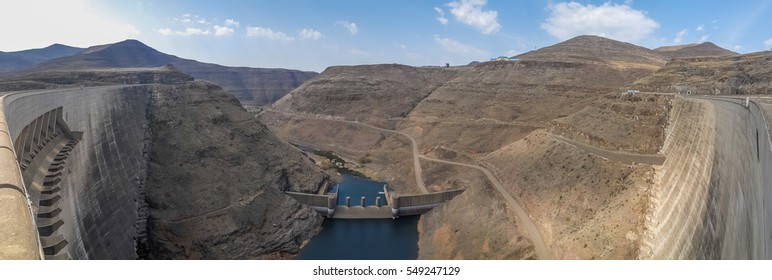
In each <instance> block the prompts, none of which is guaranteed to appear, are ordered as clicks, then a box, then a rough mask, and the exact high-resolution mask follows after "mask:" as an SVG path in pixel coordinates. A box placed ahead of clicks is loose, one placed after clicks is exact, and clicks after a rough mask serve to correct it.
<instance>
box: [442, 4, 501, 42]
mask: <svg viewBox="0 0 772 280" xmlns="http://www.w3.org/2000/svg"><path fill="white" fill-rule="evenodd" d="M486 2H487V1H486V0H461V1H460V2H450V3H448V7H450V8H451V9H450V13H451V14H452V15H453V16H455V17H456V20H458V21H460V22H462V23H464V24H467V25H472V26H475V27H477V29H478V30H479V31H480V32H482V33H483V34H494V33H496V32H499V29H501V24H499V21H498V19H497V17H498V12H496V11H483V10H482V9H483V7H484V6H485V4H486Z"/></svg>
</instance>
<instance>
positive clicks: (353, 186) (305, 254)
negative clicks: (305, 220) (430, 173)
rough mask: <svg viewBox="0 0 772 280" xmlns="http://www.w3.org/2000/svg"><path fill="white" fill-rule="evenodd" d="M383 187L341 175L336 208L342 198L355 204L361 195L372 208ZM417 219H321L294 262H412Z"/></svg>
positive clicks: (366, 180) (380, 183) (414, 254)
mask: <svg viewBox="0 0 772 280" xmlns="http://www.w3.org/2000/svg"><path fill="white" fill-rule="evenodd" d="M383 184H384V183H383V182H377V181H373V180H368V179H364V178H359V177H354V176H351V175H345V174H344V175H343V182H342V183H341V184H340V185H339V186H338V191H339V192H340V193H339V194H338V205H342V204H344V203H345V199H346V195H350V196H351V204H352V205H359V197H361V196H363V195H364V196H365V197H366V204H367V205H373V204H375V197H376V196H382V195H380V194H378V192H383ZM341 197H342V199H341ZM355 197H356V198H355ZM341 201H342V202H343V203H341ZM381 201H382V203H384V202H385V201H386V200H385V198H381ZM418 218H419V216H409V217H401V218H399V219H364V220H346V219H325V220H324V223H323V224H322V230H321V232H319V234H318V235H316V236H315V237H314V238H313V239H311V242H309V243H308V245H306V247H305V248H303V251H301V252H300V255H299V256H298V259H301V260H414V259H416V258H418Z"/></svg>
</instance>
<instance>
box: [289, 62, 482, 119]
mask: <svg viewBox="0 0 772 280" xmlns="http://www.w3.org/2000/svg"><path fill="white" fill-rule="evenodd" d="M465 69H467V68H465V67H451V68H440V67H419V68H416V67H411V66H405V65H399V64H378V65H361V66H336V67H329V68H327V69H326V70H325V71H323V72H322V73H321V74H319V76H317V77H315V78H314V79H311V80H310V81H308V82H306V83H305V84H303V85H302V86H300V87H298V88H297V89H295V90H294V91H292V92H291V93H289V94H288V95H287V96H285V97H284V98H282V99H281V100H279V101H277V102H276V103H275V104H274V107H275V108H276V109H278V110H284V111H297V112H307V113H314V114H325V115H336V116H347V117H349V118H352V119H357V118H358V119H360V120H366V121H368V122H371V123H384V122H386V121H387V120H388V119H389V118H394V117H405V116H407V114H408V113H409V112H410V111H411V110H412V109H413V107H415V106H416V105H417V104H418V103H419V102H421V100H423V99H424V98H425V97H426V96H427V95H429V94H430V93H431V92H432V91H433V90H434V89H435V88H437V87H438V86H440V85H442V84H443V83H445V82H446V81H448V80H450V79H451V78H453V77H454V76H456V75H457V74H458V73H460V72H463V71H464V70H465Z"/></svg>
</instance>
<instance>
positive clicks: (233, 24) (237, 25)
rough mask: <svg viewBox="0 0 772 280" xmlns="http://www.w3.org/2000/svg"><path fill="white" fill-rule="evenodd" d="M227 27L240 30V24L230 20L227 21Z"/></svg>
mask: <svg viewBox="0 0 772 280" xmlns="http://www.w3.org/2000/svg"><path fill="white" fill-rule="evenodd" d="M225 26H235V27H236V28H239V22H238V21H236V20H234V19H230V18H229V19H226V20H225Z"/></svg>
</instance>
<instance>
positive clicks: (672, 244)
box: [639, 97, 772, 259]
mask: <svg viewBox="0 0 772 280" xmlns="http://www.w3.org/2000/svg"><path fill="white" fill-rule="evenodd" d="M673 102H674V103H673V108H672V110H671V117H670V125H669V127H668V129H667V130H666V140H665V143H664V145H663V147H662V153H663V154H664V155H666V156H667V159H666V161H665V162H664V164H663V165H662V166H658V167H656V172H655V178H654V186H653V188H652V191H651V193H650V203H649V209H648V211H647V215H646V233H645V235H644V240H643V243H642V247H641V251H640V256H639V257H640V258H643V259H765V258H770V257H771V255H770V254H772V250H771V249H770V245H772V240H771V238H770V233H771V232H772V230H770V225H772V221H770V220H771V219H772V214H771V213H770V208H772V207H770V206H765V205H764V201H770V200H769V199H772V197H771V196H770V195H772V172H770V171H771V170H772V169H770V168H772V165H770V163H772V162H771V160H772V157H771V155H770V146H769V137H768V132H767V131H768V130H767V123H766V121H765V118H764V115H763V114H762V112H761V110H760V109H759V107H758V106H756V105H755V104H753V103H751V105H750V106H749V107H747V108H746V107H744V106H742V102H741V101H740V100H731V99H684V98H681V97H676V98H674V100H673Z"/></svg>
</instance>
